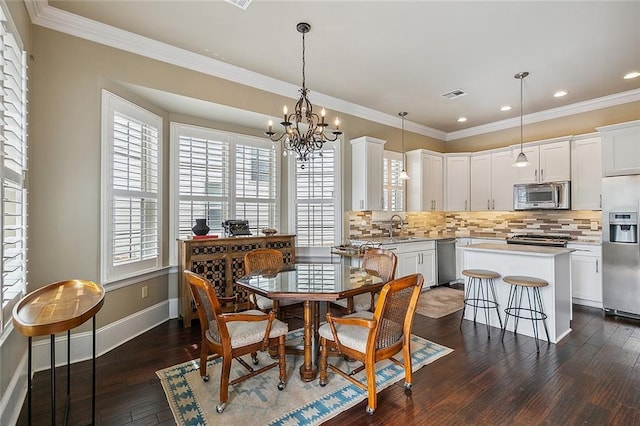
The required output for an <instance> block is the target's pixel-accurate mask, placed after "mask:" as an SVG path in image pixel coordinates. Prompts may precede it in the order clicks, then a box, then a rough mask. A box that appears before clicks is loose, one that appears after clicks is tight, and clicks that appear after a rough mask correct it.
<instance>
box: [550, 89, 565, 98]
mask: <svg viewBox="0 0 640 426" xmlns="http://www.w3.org/2000/svg"><path fill="white" fill-rule="evenodd" d="M568 94H569V92H567V91H566V90H558V91H557V92H556V93H554V94H553V97H554V98H561V97H563V96H567V95H568Z"/></svg>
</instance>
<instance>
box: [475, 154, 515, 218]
mask: <svg viewBox="0 0 640 426" xmlns="http://www.w3.org/2000/svg"><path fill="white" fill-rule="evenodd" d="M512 163H513V158H512V153H511V150H507V151H499V152H492V153H486V154H480V155H472V156H471V210H472V211H486V210H499V211H508V210H513V174H514V170H515V168H514V167H512Z"/></svg>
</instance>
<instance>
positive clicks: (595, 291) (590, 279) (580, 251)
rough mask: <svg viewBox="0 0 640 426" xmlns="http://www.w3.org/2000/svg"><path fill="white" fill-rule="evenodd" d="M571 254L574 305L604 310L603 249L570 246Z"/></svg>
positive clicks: (599, 247)
mask: <svg viewBox="0 0 640 426" xmlns="http://www.w3.org/2000/svg"><path fill="white" fill-rule="evenodd" d="M567 248H570V249H574V250H575V251H573V252H572V253H571V287H572V290H571V296H572V299H573V303H576V304H578V305H585V306H592V307H596V308H601V309H602V247H601V246H599V245H581V244H568V245H567Z"/></svg>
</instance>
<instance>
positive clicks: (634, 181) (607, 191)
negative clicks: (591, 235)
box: [602, 175, 640, 318]
mask: <svg viewBox="0 0 640 426" xmlns="http://www.w3.org/2000/svg"><path fill="white" fill-rule="evenodd" d="M639 213H640V175H634V176H615V177H606V178H603V179H602V263H603V265H602V290H603V294H602V295H603V302H604V308H605V311H606V312H607V313H608V314H615V315H623V316H630V317H634V318H640V245H639V244H638V214H639Z"/></svg>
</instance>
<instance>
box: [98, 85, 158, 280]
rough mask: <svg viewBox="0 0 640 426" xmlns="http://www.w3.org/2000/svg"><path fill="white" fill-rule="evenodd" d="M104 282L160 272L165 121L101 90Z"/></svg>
mask: <svg viewBox="0 0 640 426" xmlns="http://www.w3.org/2000/svg"><path fill="white" fill-rule="evenodd" d="M102 114H103V120H102V126H103V129H102V130H103V139H102V161H103V163H102V196H103V200H102V201H103V207H102V244H103V253H104V254H103V256H102V262H103V265H102V280H103V282H110V281H115V280H118V279H122V278H126V277H129V276H133V275H138V274H140V273H143V272H148V271H152V270H154V269H158V268H159V267H160V266H161V262H162V253H161V245H160V244H161V241H162V232H161V225H162V220H161V210H162V198H161V195H162V182H161V180H160V176H161V175H162V171H161V165H162V162H161V151H160V143H161V140H162V135H161V131H162V119H161V118H160V117H158V116H156V115H155V114H152V113H151V112H149V111H147V110H145V109H143V108H140V107H139V106H137V105H134V104H132V103H130V102H128V101H126V100H124V99H122V98H119V97H117V96H115V95H114V94H112V93H109V92H107V91H104V90H103V92H102Z"/></svg>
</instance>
